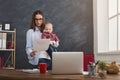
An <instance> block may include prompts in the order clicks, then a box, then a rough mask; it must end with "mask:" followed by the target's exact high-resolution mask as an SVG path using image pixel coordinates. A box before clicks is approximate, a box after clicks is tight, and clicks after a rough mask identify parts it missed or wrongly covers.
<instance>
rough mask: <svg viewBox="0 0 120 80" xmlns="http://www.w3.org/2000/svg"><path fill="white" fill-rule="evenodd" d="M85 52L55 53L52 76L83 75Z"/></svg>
mask: <svg viewBox="0 0 120 80" xmlns="http://www.w3.org/2000/svg"><path fill="white" fill-rule="evenodd" d="M82 73H83V52H53V54H52V74H82Z"/></svg>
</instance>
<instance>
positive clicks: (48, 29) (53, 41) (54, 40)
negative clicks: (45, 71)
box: [42, 23, 60, 58]
mask: <svg viewBox="0 0 120 80" xmlns="http://www.w3.org/2000/svg"><path fill="white" fill-rule="evenodd" d="M42 39H50V46H49V48H48V50H47V53H48V54H49V56H50V57H51V58H52V52H56V51H57V47H58V46H59V42H60V40H59V38H58V36H57V35H56V34H55V33H53V25H52V24H51V23H46V24H45V28H44V30H43V33H42Z"/></svg>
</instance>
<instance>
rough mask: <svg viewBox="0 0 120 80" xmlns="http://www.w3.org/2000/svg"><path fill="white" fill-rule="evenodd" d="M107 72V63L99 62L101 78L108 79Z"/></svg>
mask: <svg viewBox="0 0 120 80" xmlns="http://www.w3.org/2000/svg"><path fill="white" fill-rule="evenodd" d="M106 70H107V66H106V63H105V61H103V60H100V61H99V62H98V74H99V76H100V77H101V78H105V77H106Z"/></svg>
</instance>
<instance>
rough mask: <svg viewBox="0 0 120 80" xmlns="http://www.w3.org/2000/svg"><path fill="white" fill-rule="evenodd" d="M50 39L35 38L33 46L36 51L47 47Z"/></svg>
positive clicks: (44, 49)
mask: <svg viewBox="0 0 120 80" xmlns="http://www.w3.org/2000/svg"><path fill="white" fill-rule="evenodd" d="M49 44H50V39H35V40H34V48H35V50H36V51H46V50H47V49H48V47H49Z"/></svg>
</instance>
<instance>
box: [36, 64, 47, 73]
mask: <svg viewBox="0 0 120 80" xmlns="http://www.w3.org/2000/svg"><path fill="white" fill-rule="evenodd" d="M38 68H39V71H40V73H42V74H45V73H46V71H47V64H46V63H40V64H38Z"/></svg>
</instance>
